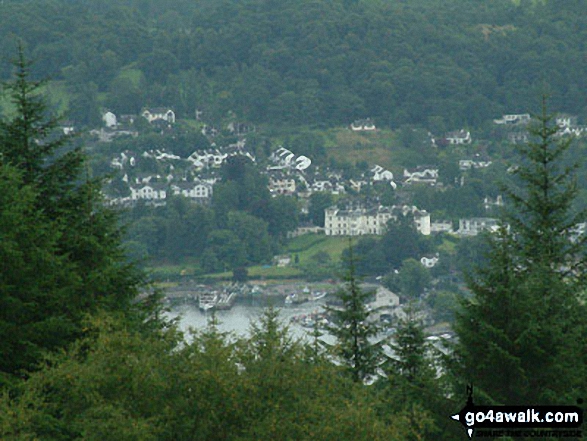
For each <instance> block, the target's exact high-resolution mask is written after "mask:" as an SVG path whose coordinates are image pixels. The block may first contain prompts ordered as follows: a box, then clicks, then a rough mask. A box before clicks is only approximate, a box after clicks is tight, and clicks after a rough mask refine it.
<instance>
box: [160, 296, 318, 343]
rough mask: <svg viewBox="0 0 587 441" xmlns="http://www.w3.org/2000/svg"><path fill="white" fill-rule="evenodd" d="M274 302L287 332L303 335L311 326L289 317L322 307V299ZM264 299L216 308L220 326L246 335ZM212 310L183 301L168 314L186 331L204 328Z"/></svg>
mask: <svg viewBox="0 0 587 441" xmlns="http://www.w3.org/2000/svg"><path fill="white" fill-rule="evenodd" d="M276 303H277V304H276V305H274V306H275V308H276V309H277V310H278V311H279V317H280V320H281V322H282V323H283V324H284V325H287V326H288V327H289V330H290V332H291V333H292V335H294V336H295V337H299V338H305V336H307V334H308V332H310V331H311V329H306V328H304V327H302V326H301V325H299V324H297V323H292V322H291V321H290V319H291V318H292V317H294V316H299V315H303V314H310V313H312V312H315V311H321V310H322V308H321V305H323V304H324V301H323V300H320V301H317V302H306V303H302V304H300V305H285V304H284V303H283V300H281V301H277V302H276ZM265 306H267V304H266V303H260V302H258V303H257V304H251V303H248V304H247V303H242V302H241V303H239V302H238V301H237V303H236V304H235V305H234V306H233V307H232V309H230V310H227V311H217V312H216V317H217V318H218V320H219V321H220V326H219V328H220V330H221V331H226V332H233V333H235V334H236V335H239V336H247V335H248V333H249V330H250V327H251V323H254V322H258V321H259V317H260V316H261V315H262V314H263V310H264V308H265ZM211 315H212V313H211V312H206V313H205V312H202V311H200V309H199V308H198V306H197V305H195V304H189V303H188V304H185V305H178V306H173V307H171V311H170V312H169V314H168V317H170V318H176V317H179V327H180V329H181V330H182V331H184V332H187V331H188V330H189V329H190V328H193V329H195V330H201V329H204V328H205V327H206V325H207V323H208V319H209V318H210V317H211Z"/></svg>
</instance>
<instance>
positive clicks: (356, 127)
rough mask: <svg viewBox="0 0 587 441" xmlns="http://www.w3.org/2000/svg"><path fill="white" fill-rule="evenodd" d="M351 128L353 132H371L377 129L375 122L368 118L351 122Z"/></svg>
mask: <svg viewBox="0 0 587 441" xmlns="http://www.w3.org/2000/svg"><path fill="white" fill-rule="evenodd" d="M351 130H352V131H353V132H373V131H375V130H377V128H376V127H375V124H374V123H373V121H372V120H371V119H370V118H367V119H359V120H356V121H355V122H353V123H352V124H351Z"/></svg>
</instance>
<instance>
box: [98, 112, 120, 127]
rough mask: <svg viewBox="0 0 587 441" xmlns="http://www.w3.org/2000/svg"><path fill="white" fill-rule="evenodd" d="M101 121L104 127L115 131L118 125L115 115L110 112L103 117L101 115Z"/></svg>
mask: <svg viewBox="0 0 587 441" xmlns="http://www.w3.org/2000/svg"><path fill="white" fill-rule="evenodd" d="M102 121H104V125H105V126H106V127H108V128H109V129H115V128H116V126H117V125H118V123H117V121H116V115H115V114H114V113H112V112H106V113H104V115H102Z"/></svg>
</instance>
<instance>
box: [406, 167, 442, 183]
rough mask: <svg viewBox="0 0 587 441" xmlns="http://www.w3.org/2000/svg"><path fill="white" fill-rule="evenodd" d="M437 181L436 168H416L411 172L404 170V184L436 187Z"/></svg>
mask: <svg viewBox="0 0 587 441" xmlns="http://www.w3.org/2000/svg"><path fill="white" fill-rule="evenodd" d="M437 180H438V169H437V168H418V169H416V170H414V171H412V172H411V171H409V170H407V169H404V184H415V183H422V184H430V185H436V181H437Z"/></svg>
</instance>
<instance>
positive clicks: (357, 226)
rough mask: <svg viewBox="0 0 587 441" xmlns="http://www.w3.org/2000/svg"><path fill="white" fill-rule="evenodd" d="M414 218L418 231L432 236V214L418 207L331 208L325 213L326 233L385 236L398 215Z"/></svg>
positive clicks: (332, 234) (328, 234) (330, 234)
mask: <svg viewBox="0 0 587 441" xmlns="http://www.w3.org/2000/svg"><path fill="white" fill-rule="evenodd" d="M408 213H411V214H412V215H413V216H414V223H415V224H416V229H417V230H418V231H419V232H420V233H422V234H424V235H429V234H430V214H428V213H427V212H426V211H424V210H418V209H417V208H416V207H410V206H407V205H404V206H403V207H398V206H394V207H383V206H380V207H377V208H369V209H366V208H352V209H347V210H341V209H338V208H337V207H330V208H327V209H326V210H325V211H324V232H325V234H326V235H327V236H360V235H364V234H383V233H384V232H385V228H386V226H387V222H388V221H389V220H390V219H397V217H398V215H400V214H402V215H404V216H405V215H407V214H408Z"/></svg>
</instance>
